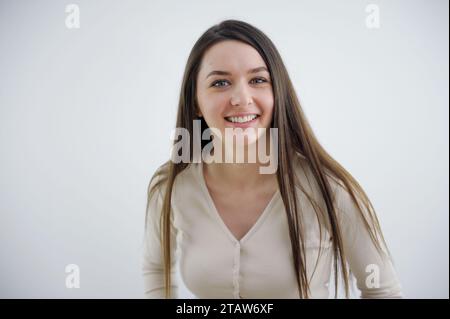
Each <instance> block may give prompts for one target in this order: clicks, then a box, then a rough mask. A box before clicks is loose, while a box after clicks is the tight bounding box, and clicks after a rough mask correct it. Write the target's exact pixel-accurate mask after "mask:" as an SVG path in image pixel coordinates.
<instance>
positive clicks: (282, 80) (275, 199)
mask: <svg viewBox="0 0 450 319" xmlns="http://www.w3.org/2000/svg"><path fill="white" fill-rule="evenodd" d="M196 120H197V121H200V123H201V125H200V128H201V132H205V131H206V130H208V129H210V128H211V129H212V128H214V130H212V131H213V132H212V133H211V135H210V139H209V140H202V141H201V147H200V148H201V151H206V150H207V148H208V147H209V148H210V150H211V152H210V155H212V156H214V157H215V158H216V159H219V160H217V161H211V157H209V158H208V160H205V157H204V156H203V155H204V152H202V153H201V155H202V156H201V159H200V160H199V161H197V160H195V154H198V152H197V153H196V152H195V146H194V145H195V136H196V132H195V131H196V130H195V126H196V124H195V122H196ZM176 126H177V128H183V129H184V131H186V132H188V133H189V134H187V136H188V137H187V138H182V139H179V140H177V141H176V144H177V145H178V147H177V150H176V151H175V150H174V152H173V154H174V156H175V155H178V154H179V151H180V149H181V150H184V151H186V150H187V151H188V152H187V154H188V155H187V157H186V156H185V157H184V158H185V159H186V158H187V159H188V160H187V161H186V160H185V161H174V160H173V159H174V157H172V159H171V160H169V161H168V162H166V163H165V164H164V165H162V166H161V167H160V168H159V169H158V170H157V171H156V173H155V174H154V176H153V178H152V180H151V181H150V185H149V189H148V202H147V215H146V228H145V234H146V236H145V250H144V264H143V275H144V282H145V294H146V297H149V298H177V297H178V287H179V280H180V279H181V280H182V281H183V283H184V284H185V286H186V287H187V288H188V289H189V290H190V291H191V292H192V293H193V294H194V295H195V296H196V297H198V298H328V296H329V287H328V285H329V283H330V278H331V277H332V274H334V286H335V293H336V292H337V288H338V286H340V287H343V288H344V291H345V296H346V297H349V291H350V286H351V285H350V283H351V280H350V279H351V278H353V277H354V278H356V284H357V287H358V288H359V289H360V290H361V292H362V297H365V298H391V297H401V296H402V295H401V286H400V283H399V280H398V279H397V275H396V273H395V269H394V267H393V264H392V261H391V257H390V254H389V251H388V249H387V246H386V243H385V241H384V239H383V236H382V232H381V229H380V225H379V223H378V220H377V217H376V214H375V212H374V209H373V206H372V204H371V202H370V200H369V199H368V197H367V196H366V194H365V192H364V191H363V189H362V188H361V186H360V185H359V184H358V182H357V181H356V180H355V179H354V178H353V177H352V176H351V174H350V173H348V172H347V171H346V170H345V169H344V168H343V167H342V166H341V165H340V164H339V163H337V162H336V161H335V160H334V159H333V158H332V157H331V156H330V155H329V154H328V153H327V152H326V151H325V150H324V149H323V148H322V146H321V145H320V144H319V142H318V140H317V139H316V137H315V136H314V134H313V132H312V130H311V127H310V126H309V124H308V122H307V120H306V117H305V115H304V114H303V112H302V109H301V106H300V104H299V101H298V99H297V96H296V93H295V91H294V88H293V86H292V83H291V81H290V79H289V76H288V73H287V71H286V68H285V66H284V64H283V62H282V59H281V57H280V55H279V53H278V51H277V50H276V48H275V46H274V44H273V43H272V42H271V41H270V39H269V38H268V37H267V36H266V35H265V34H264V33H262V32H261V31H260V30H258V29H257V28H255V27H253V26H251V25H249V24H247V23H245V22H241V21H236V20H227V21H224V22H222V23H220V24H218V25H215V26H213V27H211V28H210V29H208V30H207V31H206V32H205V33H204V34H203V35H202V36H201V37H200V38H199V39H198V41H197V42H196V43H195V45H194V47H193V49H192V51H191V53H190V56H189V59H188V62H187V66H186V69H185V73H184V77H183V83H182V88H181V94H180V100H179V108H178V115H177V124H176ZM238 129H242V130H243V129H245V130H246V132H250V133H249V134H245V135H242V134H243V133H242V131H239V130H238ZM229 130H232V131H238V132H237V135H241V137H242V139H241V140H240V141H241V142H236V143H234V140H233V143H231V144H230V143H229V140H228V142H227V139H225V138H224V137H225V136H226V132H227V131H229ZM197 135H198V134H197ZM267 136H268V137H269V139H264V140H263V138H264V137H267ZM202 137H204V134H203V135H202ZM267 140H268V141H269V142H273V143H272V144H271V145H275V146H276V150H275V151H274V149H273V148H270V147H268V146H269V144H270V143H267ZM209 142H210V143H209ZM239 143H240V144H239ZM174 144H175V143H174ZM180 145H181V148H180V147H179V146H180ZM229 145H231V148H227V146H229ZM239 145H240V146H243V150H244V151H246V152H247V153H248V154H251V150H254V148H251V146H253V145H257V146H262V145H265V146H267V147H266V150H267V149H268V150H270V151H272V154H270V158H271V159H273V160H275V162H276V166H275V169H274V170H273V171H270V170H266V172H265V173H261V172H262V171H261V168H262V167H263V166H264V163H263V162H262V161H261V160H260V158H259V157H258V159H257V160H256V161H249V160H247V161H244V162H238V161H237V160H236V157H237V156H236V152H234V153H233V152H231V151H236V150H237V147H238V146H239ZM230 150H231V151H230ZM175 153H176V154H175ZM230 154H231V158H232V161H226V160H224V159H225V158H226V157H228V158H230ZM176 270H179V274H180V275H181V278H177V276H175V275H176ZM332 270H333V272H332ZM339 279H341V280H339Z"/></svg>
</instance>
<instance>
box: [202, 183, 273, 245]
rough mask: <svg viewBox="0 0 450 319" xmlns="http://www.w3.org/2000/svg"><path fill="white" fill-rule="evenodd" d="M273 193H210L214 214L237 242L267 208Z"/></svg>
mask: <svg viewBox="0 0 450 319" xmlns="http://www.w3.org/2000/svg"><path fill="white" fill-rule="evenodd" d="M274 193H275V191H273V190H272V191H264V192H247V193H239V192H230V193H215V192H211V193H210V195H211V198H212V200H213V203H214V205H215V208H216V212H217V213H218V214H219V217H220V218H221V219H222V221H223V223H224V224H225V226H227V228H228V230H229V231H230V232H231V233H232V234H233V236H234V237H235V238H236V239H237V240H241V239H242V238H243V237H244V236H245V234H247V233H248V232H249V231H250V230H251V228H252V227H253V226H254V225H255V224H256V222H257V221H258V219H259V218H260V217H261V215H262V214H263V213H264V212H265V210H266V209H267V208H268V205H269V203H270V201H271V200H272V198H273V197H274Z"/></svg>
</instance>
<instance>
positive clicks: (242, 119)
mask: <svg viewBox="0 0 450 319" xmlns="http://www.w3.org/2000/svg"><path fill="white" fill-rule="evenodd" d="M256 117H257V115H256V114H252V115H247V116H230V117H227V118H226V119H227V120H228V121H230V122H233V123H245V122H250V121H253V120H254V119H255V118H256Z"/></svg>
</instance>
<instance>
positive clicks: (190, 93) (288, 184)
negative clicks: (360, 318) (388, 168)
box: [146, 20, 387, 298]
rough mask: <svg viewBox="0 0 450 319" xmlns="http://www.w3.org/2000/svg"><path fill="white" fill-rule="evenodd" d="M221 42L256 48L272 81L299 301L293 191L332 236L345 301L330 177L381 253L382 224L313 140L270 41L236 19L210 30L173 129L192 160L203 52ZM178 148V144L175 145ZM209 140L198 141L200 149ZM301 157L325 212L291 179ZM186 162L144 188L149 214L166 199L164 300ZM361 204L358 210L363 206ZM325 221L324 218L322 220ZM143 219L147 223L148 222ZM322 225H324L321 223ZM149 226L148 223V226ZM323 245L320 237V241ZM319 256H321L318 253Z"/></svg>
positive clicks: (304, 285)
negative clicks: (156, 200) (157, 200)
mask: <svg viewBox="0 0 450 319" xmlns="http://www.w3.org/2000/svg"><path fill="white" fill-rule="evenodd" d="M225 40H237V41H241V42H243V43H246V44H248V45H251V46H252V47H253V48H254V49H256V50H257V51H258V52H259V54H260V55H261V57H262V58H263V60H264V61H265V63H266V65H267V67H268V70H269V73H270V76H271V79H272V90H273V95H274V115H273V119H272V123H271V127H274V128H278V146H279V147H278V169H277V173H276V174H277V181H278V187H279V190H280V195H281V197H282V200H283V203H284V207H285V211H286V214H287V220H288V224H289V237H290V240H291V247H292V254H293V265H294V267H295V274H296V279H297V284H298V291H299V296H300V298H309V297H310V289H309V281H308V276H307V271H306V257H305V238H304V234H303V232H302V231H301V227H302V219H301V214H300V212H299V208H298V207H297V206H298V202H297V194H296V186H297V187H300V188H301V190H302V191H303V192H304V193H305V195H306V196H307V198H308V199H309V201H310V202H311V204H312V206H313V207H314V210H315V212H316V215H317V218H318V220H319V226H320V231H322V230H321V228H322V226H323V225H322V224H326V225H327V228H328V230H329V232H330V237H331V241H332V250H333V253H334V257H333V258H334V274H335V276H334V278H335V296H337V289H338V277H339V276H338V274H341V276H342V277H341V278H342V279H343V282H344V287H345V296H346V297H347V298H348V297H349V288H350V285H349V276H350V272H349V270H348V267H347V264H346V257H345V256H346V255H345V251H344V246H343V241H342V233H341V227H340V223H339V219H338V216H337V213H336V207H335V201H334V196H333V192H332V189H331V187H330V183H329V180H328V178H333V179H334V180H336V181H337V182H338V184H339V185H341V186H342V187H344V188H345V189H346V190H347V191H348V193H349V195H350V197H351V199H352V201H353V202H354V203H355V204H356V207H358V209H359V211H360V213H361V217H362V220H363V222H364V225H365V227H366V228H367V231H368V232H369V234H370V237H371V239H372V241H373V242H374V244H375V246H376V247H377V249H378V250H379V251H380V252H381V250H382V249H383V247H384V248H386V249H387V247H386V243H385V241H384V238H383V235H382V233H381V229H380V225H379V222H378V219H377V217H376V214H375V211H374V208H373V206H372V204H371V202H370V200H369V198H368V197H367V195H366V194H365V192H364V190H363V189H362V187H361V186H360V185H359V183H358V182H357V181H356V180H355V179H354V178H353V177H352V175H351V174H350V173H349V172H347V171H346V170H345V169H344V168H343V167H342V166H341V165H340V164H339V163H338V162H337V161H336V160H334V159H333V158H332V157H331V156H330V155H329V154H328V153H327V152H326V151H325V149H324V148H323V147H322V146H321V145H320V143H319V141H318V140H317V138H316V137H315V135H314V133H313V131H312V129H311V127H310V125H309V123H308V121H307V119H306V117H305V115H304V113H303V111H302V108H301V106H300V102H299V100H298V98H297V95H296V93H295V90H294V88H293V85H292V83H291V80H290V78H289V75H288V72H287V70H286V67H285V66H284V64H283V61H282V59H281V56H280V54H279V53H278V51H277V49H276V48H275V45H274V44H273V43H272V41H271V40H270V39H269V38H268V37H267V36H266V35H265V34H264V33H263V32H262V31H260V30H259V29H257V28H255V27H254V26H252V25H250V24H248V23H245V22H242V21H237V20H226V21H223V22H221V23H220V24H217V25H214V26H213V27H211V28H209V29H208V30H207V31H206V32H205V33H204V34H203V35H202V36H201V37H200V38H199V39H198V40H197V42H196V43H195V45H194V47H193V48H192V51H191V53H190V55H189V58H188V61H187V65H186V68H185V72H184V76H183V81H182V86H181V93H180V97H179V104H178V113H177V121H176V127H177V128H185V129H187V130H188V131H189V133H190V144H189V146H185V147H189V148H190V157H191V162H192V156H193V145H194V142H193V136H194V132H193V120H194V119H199V118H198V117H197V115H196V114H197V113H196V111H197V110H198V104H197V99H196V88H197V86H196V85H197V84H196V79H197V74H198V72H199V68H200V64H201V61H202V57H203V55H204V53H205V51H206V50H207V49H208V48H210V47H211V46H212V45H214V44H216V43H218V42H220V41H225ZM201 121H202V122H201V126H202V127H201V129H202V130H204V129H205V128H207V127H208V126H207V124H206V122H205V121H204V119H203V118H201ZM174 143H178V141H174ZM207 143H208V141H202V148H203V146H204V145H206V144H207ZM296 154H302V155H303V156H304V158H305V161H306V163H307V164H308V166H309V168H310V170H311V172H312V174H313V177H314V179H315V181H316V184H317V185H318V188H319V189H320V194H321V196H322V197H323V202H324V204H325V206H326V211H325V212H323V211H322V210H321V209H320V207H319V205H317V203H315V202H314V199H313V198H311V196H310V195H309V194H308V193H307V192H305V191H304V188H303V187H302V186H301V185H297V184H296V183H295V178H294V171H295V170H294V164H293V162H294V160H295V159H294V157H295V156H296ZM188 165H189V163H183V162H181V163H174V162H173V161H171V160H169V161H167V162H166V163H165V164H163V165H162V166H161V167H160V168H159V169H158V170H157V172H156V173H155V174H154V176H153V177H152V180H151V181H150V184H149V188H148V200H147V214H148V207H149V201H150V198H151V195H152V192H153V191H154V190H155V189H157V188H158V187H160V186H161V184H164V188H165V191H164V197H163V204H162V211H161V220H160V227H161V228H160V229H161V248H162V253H163V260H164V283H165V295H166V298H170V295H171V291H170V290H171V288H170V287H171V285H170V283H171V278H170V277H171V276H170V265H171V257H170V256H171V252H170V247H171V243H170V227H171V221H170V219H171V216H170V214H171V205H170V202H171V196H172V189H173V184H174V181H175V178H176V177H177V175H178V174H179V173H180V172H182V171H183V170H184V169H185V168H186V167H187V166H188ZM156 177H158V182H157V183H155V184H154V187H150V185H151V184H152V181H153V179H154V178H156ZM361 205H362V206H361ZM321 217H323V218H325V219H323V218H321ZM147 218H148V217H147V216H146V220H147ZM321 220H322V222H320V221H321ZM146 225H147V222H146ZM321 240H322V236H321ZM319 255H320V254H319Z"/></svg>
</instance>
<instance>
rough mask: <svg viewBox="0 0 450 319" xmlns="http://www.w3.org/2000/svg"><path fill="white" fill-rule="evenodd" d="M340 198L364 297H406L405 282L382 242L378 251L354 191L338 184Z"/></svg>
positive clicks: (346, 246)
mask: <svg viewBox="0 0 450 319" xmlns="http://www.w3.org/2000/svg"><path fill="white" fill-rule="evenodd" d="M336 198H337V207H338V214H339V215H340V216H342V229H341V231H342V240H343V246H344V250H345V254H346V258H347V262H348V265H349V267H350V271H351V272H352V273H353V274H354V276H355V278H356V284H357V287H358V289H359V290H360V291H361V298H402V297H403V295H402V288H401V284H400V281H399V279H398V277H397V274H396V271H395V268H394V265H393V263H392V260H391V258H390V257H389V254H388V253H387V250H386V248H385V247H384V246H383V244H381V246H382V248H383V250H382V253H381V254H380V253H379V252H378V250H377V248H376V246H375V245H374V243H373V241H372V239H371V237H370V235H369V232H368V230H367V228H366V227H365V224H364V222H363V219H362V216H361V213H360V212H359V210H358V208H357V206H356V205H355V204H354V202H353V201H352V199H351V197H350V194H349V193H348V192H347V191H346V190H344V189H343V188H342V187H340V186H338V187H337V197H336ZM362 208H363V213H364V214H365V217H366V218H367V217H368V215H367V214H368V213H367V211H364V206H362ZM368 220H370V219H368ZM369 224H370V222H369Z"/></svg>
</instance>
